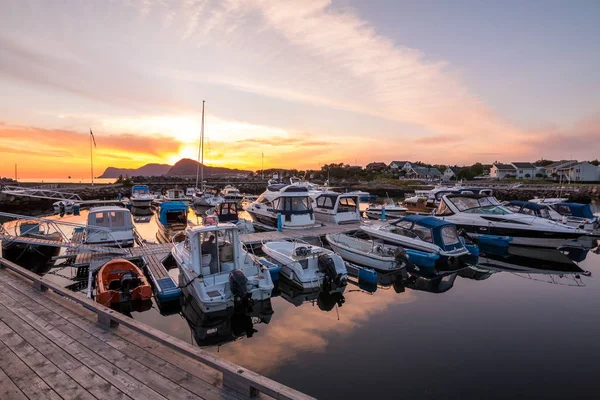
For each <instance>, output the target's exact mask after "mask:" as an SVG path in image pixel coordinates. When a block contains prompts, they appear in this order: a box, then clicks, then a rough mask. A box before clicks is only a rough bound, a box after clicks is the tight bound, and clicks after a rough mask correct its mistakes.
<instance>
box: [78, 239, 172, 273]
mask: <svg viewBox="0 0 600 400" xmlns="http://www.w3.org/2000/svg"><path fill="white" fill-rule="evenodd" d="M171 248H173V243H167V244H152V245H146V247H131V248H126V249H118V248H117V250H119V251H123V254H117V255H115V254H108V253H93V252H79V253H78V254H77V256H76V258H75V262H74V263H73V266H74V267H82V266H85V265H89V264H91V263H92V262H94V261H104V260H110V259H113V258H124V259H126V260H132V259H136V258H142V257H145V256H150V255H155V256H162V257H164V256H165V255H166V254H168V253H170V252H171Z"/></svg>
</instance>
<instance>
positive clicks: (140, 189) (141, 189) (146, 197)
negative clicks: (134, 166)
mask: <svg viewBox="0 0 600 400" xmlns="http://www.w3.org/2000/svg"><path fill="white" fill-rule="evenodd" d="M129 200H130V201H131V205H132V206H133V207H136V208H150V206H152V200H154V196H152V195H151V194H150V188H149V187H148V186H146V185H135V186H133V187H132V188H131V197H130V198H129Z"/></svg>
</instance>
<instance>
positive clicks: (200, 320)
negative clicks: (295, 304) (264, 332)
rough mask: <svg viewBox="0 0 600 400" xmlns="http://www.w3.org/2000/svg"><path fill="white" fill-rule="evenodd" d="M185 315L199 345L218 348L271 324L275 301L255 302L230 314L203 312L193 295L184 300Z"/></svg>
mask: <svg viewBox="0 0 600 400" xmlns="http://www.w3.org/2000/svg"><path fill="white" fill-rule="evenodd" d="M181 300H182V301H181V314H182V315H183V317H184V318H185V320H186V321H187V323H188V325H189V327H190V329H191V331H192V333H193V336H194V340H195V341H196V343H197V344H198V346H201V347H204V346H214V345H220V344H224V343H228V342H233V341H235V340H240V339H243V338H245V337H248V338H251V337H252V336H254V334H255V333H257V332H258V330H257V329H255V325H257V324H261V323H262V324H268V323H269V322H271V317H272V316H273V307H272V305H271V299H268V300H264V301H257V302H254V303H253V304H252V305H251V306H249V307H248V308H240V309H236V310H234V311H233V312H231V313H229V314H227V315H223V314H220V315H214V314H206V313H203V312H202V311H201V310H200V309H199V308H198V307H197V306H196V305H195V302H194V301H193V300H192V301H190V297H189V295H182V297H181Z"/></svg>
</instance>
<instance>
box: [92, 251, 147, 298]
mask: <svg viewBox="0 0 600 400" xmlns="http://www.w3.org/2000/svg"><path fill="white" fill-rule="evenodd" d="M151 298H152V287H151V286H150V284H149V283H148V280H147V279H146V277H145V276H144V273H143V272H142V270H141V269H139V268H138V267H137V266H136V265H135V264H133V263H132V262H130V261H127V260H123V259H114V260H110V261H109V262H107V263H106V264H104V265H103V266H102V268H100V271H98V274H97V275H96V301H97V302H98V303H100V304H102V305H103V306H106V307H110V306H112V305H116V304H119V303H122V302H126V301H146V300H150V299H151Z"/></svg>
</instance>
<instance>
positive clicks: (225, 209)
mask: <svg viewBox="0 0 600 400" xmlns="http://www.w3.org/2000/svg"><path fill="white" fill-rule="evenodd" d="M239 208H240V206H239V205H238V203H237V202H235V201H224V202H223V203H220V204H217V205H216V206H215V207H213V208H209V209H208V210H206V216H207V217H217V218H218V221H219V222H230V223H232V224H234V225H235V226H237V228H238V231H239V233H240V234H242V235H243V234H245V233H253V232H254V225H252V222H251V221H248V220H245V219H243V218H240V216H239V214H238V211H239Z"/></svg>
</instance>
